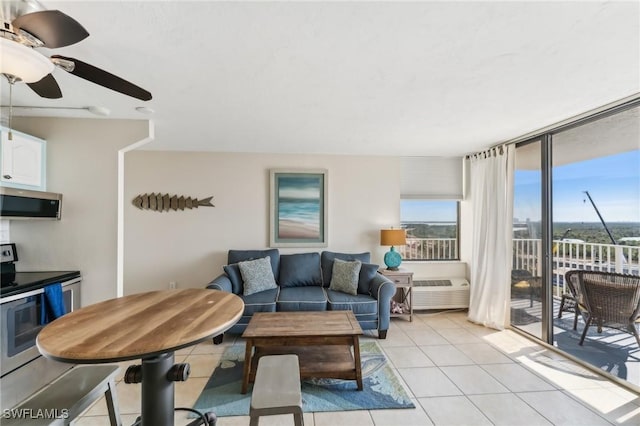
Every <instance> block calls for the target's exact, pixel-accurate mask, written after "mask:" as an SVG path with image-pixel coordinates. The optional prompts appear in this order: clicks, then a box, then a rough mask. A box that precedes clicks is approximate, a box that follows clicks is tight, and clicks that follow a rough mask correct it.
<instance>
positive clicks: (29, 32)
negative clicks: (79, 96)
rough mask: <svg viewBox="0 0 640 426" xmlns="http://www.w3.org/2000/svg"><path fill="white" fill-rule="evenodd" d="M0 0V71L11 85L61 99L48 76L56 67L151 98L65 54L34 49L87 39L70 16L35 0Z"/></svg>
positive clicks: (53, 80)
mask: <svg viewBox="0 0 640 426" xmlns="http://www.w3.org/2000/svg"><path fill="white" fill-rule="evenodd" d="M0 3H2V9H1V13H2V27H0V73H2V74H3V75H4V76H5V77H6V78H7V80H9V83H10V85H11V86H12V85H13V84H14V83H16V82H18V81H23V82H25V83H26V84H27V85H28V86H29V87H30V88H31V89H32V90H33V91H34V92H35V93H37V94H38V95H39V96H41V97H43V98H48V99H58V98H61V97H62V91H61V90H60V86H58V83H57V82H56V80H55V78H54V77H53V75H52V72H53V70H54V68H56V67H57V68H61V69H63V70H64V71H66V72H68V73H70V74H73V75H75V76H77V77H80V78H83V79H85V80H88V81H90V82H92V83H95V84H98V85H100V86H103V87H106V88H107V89H111V90H114V91H116V92H119V93H122V94H124V95H127V96H131V97H134V98H136V99H140V100H142V101H148V100H151V98H152V96H151V93H150V92H148V91H146V90H145V89H143V88H141V87H139V86H136V85H135V84H133V83H130V82H128V81H126V80H124V79H122V78H120V77H118V76H116V75H113V74H111V73H109V72H107V71H104V70H102V69H100V68H97V67H95V66H93V65H90V64H87V63H86V62H82V61H80V60H78V59H75V58H70V57H67V56H61V55H52V56H51V57H46V56H44V55H43V54H41V53H40V52H38V51H36V50H35V49H36V48H38V47H46V48H50V49H56V48H59V47H65V46H69V45H72V44H75V43H77V42H79V41H82V40H84V39H85V38H87V37H88V36H89V33H88V32H87V30H86V29H85V28H84V27H83V26H82V25H81V24H80V23H78V22H77V21H76V20H75V19H73V18H72V17H70V16H68V15H66V14H64V13H62V12H60V11H59V10H46V9H45V8H44V7H43V6H42V5H41V4H40V3H38V2H37V1H35V0H20V1H4V0H3V1H0Z"/></svg>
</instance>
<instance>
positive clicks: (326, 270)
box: [320, 251, 371, 287]
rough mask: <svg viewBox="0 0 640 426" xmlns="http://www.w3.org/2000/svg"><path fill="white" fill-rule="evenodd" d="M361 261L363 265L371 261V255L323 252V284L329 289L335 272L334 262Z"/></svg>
mask: <svg viewBox="0 0 640 426" xmlns="http://www.w3.org/2000/svg"><path fill="white" fill-rule="evenodd" d="M334 259H340V260H350V261H353V260H359V261H360V262H362V263H369V262H370V261H371V253H369V252H364V253H336V252H332V251H323V252H322V254H321V255H320V264H321V265H322V284H323V285H324V286H325V287H329V284H331V273H332V270H333V260H334Z"/></svg>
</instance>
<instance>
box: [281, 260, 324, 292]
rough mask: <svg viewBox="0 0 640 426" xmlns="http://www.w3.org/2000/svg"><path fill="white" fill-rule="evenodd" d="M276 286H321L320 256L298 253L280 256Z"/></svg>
mask: <svg viewBox="0 0 640 426" xmlns="http://www.w3.org/2000/svg"><path fill="white" fill-rule="evenodd" d="M278 284H279V285H280V287H281V288H285V287H306V286H311V285H322V271H321V270H320V255H319V254H318V253H299V254H283V255H282V256H280V276H279V277H278Z"/></svg>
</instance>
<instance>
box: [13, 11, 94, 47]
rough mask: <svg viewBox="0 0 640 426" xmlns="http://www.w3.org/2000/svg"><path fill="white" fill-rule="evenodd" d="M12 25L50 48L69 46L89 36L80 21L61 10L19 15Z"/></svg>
mask: <svg viewBox="0 0 640 426" xmlns="http://www.w3.org/2000/svg"><path fill="white" fill-rule="evenodd" d="M11 25H13V27H14V28H17V29H21V30H24V31H26V32H28V33H29V34H31V35H33V36H35V37H37V38H38V39H39V40H40V41H42V42H43V43H44V45H45V47H49V48H56V47H64V46H69V45H70V44H74V43H77V42H79V41H80V40H84V39H85V38H87V37H88V36H89V33H88V32H87V30H85V29H84V27H83V26H82V25H80V23H79V22H78V21H76V20H75V19H73V18H72V17H70V16H69V15H65V14H64V13H62V12H60V11H59V10H42V11H39V12H33V13H27V14H25V15H22V16H18V17H17V18H16V19H14V20H13V22H12V23H11Z"/></svg>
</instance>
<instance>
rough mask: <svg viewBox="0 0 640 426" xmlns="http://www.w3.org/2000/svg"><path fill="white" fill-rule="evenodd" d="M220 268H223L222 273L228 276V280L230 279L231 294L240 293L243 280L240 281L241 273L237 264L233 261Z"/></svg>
mask: <svg viewBox="0 0 640 426" xmlns="http://www.w3.org/2000/svg"><path fill="white" fill-rule="evenodd" d="M222 268H223V269H224V273H225V274H227V276H228V277H229V281H231V291H232V292H233V294H242V291H243V290H244V288H243V284H244V281H242V274H241V273H240V267H239V266H238V264H237V263H233V264H231V265H225V266H223V267H222Z"/></svg>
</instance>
